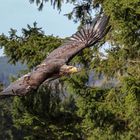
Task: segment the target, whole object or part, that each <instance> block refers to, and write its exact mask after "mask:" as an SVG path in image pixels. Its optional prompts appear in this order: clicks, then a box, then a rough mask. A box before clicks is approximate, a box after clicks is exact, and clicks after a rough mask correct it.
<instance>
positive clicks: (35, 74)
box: [0, 16, 108, 96]
mask: <svg viewBox="0 0 140 140" xmlns="http://www.w3.org/2000/svg"><path fill="white" fill-rule="evenodd" d="M107 24H108V17H106V16H103V17H102V18H100V19H99V20H98V21H95V22H94V24H93V25H91V26H86V27H84V28H81V29H80V30H79V31H78V32H76V33H75V34H74V35H72V36H71V37H70V38H69V40H68V41H67V42H66V43H65V44H64V45H62V46H60V47H58V48H57V49H55V50H54V51H52V52H51V53H50V54H49V55H48V56H47V58H46V59H45V60H44V61H43V62H42V63H41V64H40V65H38V66H37V67H36V68H35V69H34V70H33V71H32V72H31V73H28V74H27V75H24V76H23V77H21V78H20V79H18V80H17V81H15V82H13V83H12V84H10V85H9V86H8V87H7V88H6V89H5V90H4V91H3V92H2V93H0V96H14V95H18V96H22V95H26V94H27V93H29V92H30V91H32V90H34V89H37V88H38V87H39V86H40V85H41V84H42V83H43V82H44V81H46V80H47V79H49V78H52V77H56V76H61V75H65V74H70V73H74V72H77V68H76V67H73V66H67V64H68V62H69V61H70V60H71V59H72V58H73V57H74V56H75V55H76V54H77V53H79V52H80V51H82V50H83V49H84V48H86V47H90V46H93V45H94V44H95V43H96V42H98V41H99V40H100V39H102V37H104V36H105V34H106V33H107V31H108V28H107Z"/></svg>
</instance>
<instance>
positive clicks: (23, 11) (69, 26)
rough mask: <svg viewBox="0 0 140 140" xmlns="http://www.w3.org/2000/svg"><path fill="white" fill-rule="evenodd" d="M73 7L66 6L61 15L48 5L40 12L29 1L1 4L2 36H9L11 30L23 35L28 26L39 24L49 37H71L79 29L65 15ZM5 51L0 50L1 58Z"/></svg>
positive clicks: (0, 26)
mask: <svg viewBox="0 0 140 140" xmlns="http://www.w3.org/2000/svg"><path fill="white" fill-rule="evenodd" d="M71 10H72V6H71V5H68V4H65V5H64V6H63V7H62V11H61V12H60V13H59V11H57V10H56V9H55V10H54V9H53V7H52V6H51V5H50V4H49V3H47V4H45V5H44V8H43V11H38V9H37V7H36V5H35V4H30V3H29V0H6V1H1V4H0V19H1V21H0V34H2V33H4V34H5V35H8V31H9V30H10V28H13V29H16V30H17V32H18V34H19V35H20V34H21V29H22V28H26V26H27V24H29V25H33V22H35V21H36V22H37V25H38V27H42V29H43V31H45V34H47V35H52V34H53V35H54V36H59V37H68V36H71V35H72V34H73V33H74V32H75V31H76V29H77V26H78V24H75V23H74V22H73V21H70V20H68V19H67V17H65V16H64V14H66V13H68V12H70V11H71ZM2 54H3V50H2V49H0V56H1V55H2Z"/></svg>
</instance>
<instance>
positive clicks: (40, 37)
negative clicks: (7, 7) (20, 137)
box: [0, 0, 140, 140]
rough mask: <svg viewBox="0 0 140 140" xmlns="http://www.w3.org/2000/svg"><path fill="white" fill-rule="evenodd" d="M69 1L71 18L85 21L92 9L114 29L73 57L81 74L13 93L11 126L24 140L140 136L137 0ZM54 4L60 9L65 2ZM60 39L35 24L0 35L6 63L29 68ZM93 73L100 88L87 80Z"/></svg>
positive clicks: (72, 62)
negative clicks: (18, 32) (29, 91)
mask: <svg viewBox="0 0 140 140" xmlns="http://www.w3.org/2000/svg"><path fill="white" fill-rule="evenodd" d="M32 2H34V1H32ZM36 2H37V5H39V4H41V3H42V2H45V1H36ZM67 2H69V3H73V2H76V4H77V5H76V7H75V9H74V11H72V13H71V15H69V16H74V18H75V19H76V20H78V21H79V20H80V21H81V22H83V21H84V20H85V21H87V19H90V16H91V15H92V11H91V10H93V9H94V10H97V12H96V13H97V14H98V13H105V14H107V15H109V16H110V23H109V24H110V25H111V27H112V28H111V30H110V32H109V34H108V35H107V37H106V38H105V39H104V40H102V41H101V42H100V43H98V44H97V45H96V46H94V47H92V48H87V49H85V50H84V51H83V52H81V53H80V54H79V55H78V56H77V57H75V58H74V59H73V60H72V61H71V65H72V64H73V65H76V66H79V67H81V68H82V70H81V72H79V73H77V74H74V75H71V76H69V77H62V78H61V79H59V80H58V81H55V82H51V83H50V84H48V85H47V87H46V86H45V87H40V89H39V91H38V93H36V92H34V93H33V94H30V95H29V96H27V97H23V98H18V97H16V98H15V99H14V102H13V105H14V109H13V111H12V114H13V118H14V119H13V120H14V125H15V126H16V127H17V128H20V129H22V130H23V133H24V139H76V140H77V139H87V140H94V139H101V140H108V139H110V140H114V139H118V140H124V139H125V140H130V139H134V140H137V139H140V134H139V131H140V111H139V107H140V95H139V93H140V75H139V73H140V39H139V38H140V33H139V30H140V21H139V17H140V10H139V6H140V2H139V0H133V1H131V0H127V1H126V0H112V1H109V0H94V1H82V2H81V3H78V2H77V1H67ZM52 3H53V5H54V6H55V5H57V7H58V8H59V9H60V8H61V5H62V3H63V1H58V0H55V1H52ZM86 4H87V5H86ZM84 5H86V6H87V7H86V6H85V7H84ZM83 7H84V8H83ZM41 8H42V7H41ZM84 11H86V13H85V12H84ZM84 14H85V15H84ZM86 16H88V18H87V17H86ZM61 42H62V41H61V40H60V39H59V38H55V37H53V36H46V35H44V33H43V32H42V30H41V29H40V28H37V26H36V24H34V26H33V27H30V26H28V28H27V29H23V35H22V36H21V37H19V36H17V35H16V32H15V30H11V32H10V36H9V37H7V36H5V35H1V36H0V44H1V46H3V47H4V48H5V54H7V55H8V56H9V57H10V61H11V62H12V63H15V62H17V61H22V62H26V63H27V65H28V67H29V68H31V69H32V68H33V67H34V66H36V65H37V64H39V63H40V61H41V60H43V59H44V58H45V56H47V54H48V53H49V52H50V51H52V50H53V49H55V48H56V47H58V46H59V45H60V44H61ZM104 42H106V43H108V44H109V45H110V47H108V48H107V49H106V54H103V53H102V52H100V48H102V45H103V44H104ZM13 50H14V52H13ZM92 72H94V78H95V77H96V79H102V80H100V82H101V83H100V84H99V85H100V86H98V87H97V86H95V85H96V84H95V83H96V81H94V79H92V81H90V79H91V78H93V77H91V73H92ZM101 77H102V78H101ZM112 81H113V83H112ZM90 82H93V86H92V87H91V86H89V85H90V84H89V83H90Z"/></svg>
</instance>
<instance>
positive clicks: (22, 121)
mask: <svg viewBox="0 0 140 140" xmlns="http://www.w3.org/2000/svg"><path fill="white" fill-rule="evenodd" d="M50 84H52V86H55V87H54V88H52V87H51V86H50V88H46V87H42V88H40V90H39V91H38V92H37V93H33V94H31V95H29V96H27V97H23V98H18V97H16V98H15V99H14V111H13V117H14V124H15V126H16V127H18V128H21V129H22V130H24V138H29V139H33V140H35V139H54V140H55V139H60V140H62V139H65V138H70V139H78V138H79V135H80V132H79V130H78V129H77V128H76V125H77V124H78V122H79V121H80V118H79V117H77V115H76V113H75V111H74V110H75V105H74V102H73V98H72V97H71V96H70V97H67V98H66V97H65V96H64V94H65V93H61V91H60V89H59V88H58V86H60V84H59V83H58V84H55V85H54V83H50ZM65 98H66V99H65ZM31 99H32V100H31ZM73 111H74V112H73Z"/></svg>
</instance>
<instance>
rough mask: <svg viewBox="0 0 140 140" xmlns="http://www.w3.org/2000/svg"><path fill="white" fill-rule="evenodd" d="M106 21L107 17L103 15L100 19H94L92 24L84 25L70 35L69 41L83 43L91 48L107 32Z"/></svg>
mask: <svg viewBox="0 0 140 140" xmlns="http://www.w3.org/2000/svg"><path fill="white" fill-rule="evenodd" d="M108 21H109V17H107V16H105V15H103V16H102V17H100V18H96V19H95V20H93V23H92V24H88V25H85V26H84V27H82V28H81V29H80V30H79V31H77V32H76V33H75V34H74V35H72V36H71V38H70V41H74V42H83V43H85V44H86V45H87V46H92V45H93V44H95V43H96V42H97V41H99V40H100V39H102V38H103V37H104V36H105V35H106V33H107V32H108V31H109V29H110V27H107V24H108Z"/></svg>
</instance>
